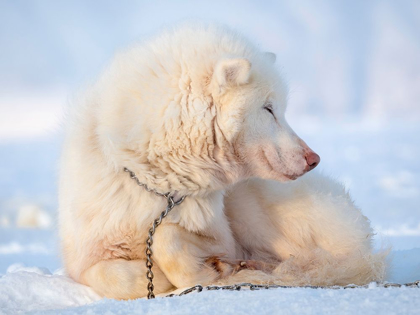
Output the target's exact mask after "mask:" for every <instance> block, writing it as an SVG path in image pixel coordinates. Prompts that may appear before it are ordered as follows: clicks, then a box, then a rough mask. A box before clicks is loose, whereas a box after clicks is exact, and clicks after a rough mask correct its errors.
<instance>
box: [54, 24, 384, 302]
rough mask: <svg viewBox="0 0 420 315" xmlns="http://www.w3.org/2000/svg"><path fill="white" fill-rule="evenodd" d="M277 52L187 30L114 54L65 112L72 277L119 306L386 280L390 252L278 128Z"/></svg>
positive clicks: (281, 98) (62, 199)
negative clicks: (149, 252) (376, 243)
mask: <svg viewBox="0 0 420 315" xmlns="http://www.w3.org/2000/svg"><path fill="white" fill-rule="evenodd" d="M275 59H276V58H275V55H274V54H273V53H264V52H261V51H260V50H259V49H258V48H257V47H256V46H255V45H253V44H252V43H251V42H249V41H248V40H247V39H245V38H243V37H242V36H241V35H239V34H238V33H236V32H235V31H232V30H230V29H227V28H225V27H223V26H218V25H212V24H211V25H201V24H199V25H194V24H186V25H181V26H177V27H175V28H173V29H169V30H166V31H164V32H163V33H161V34H160V35H159V36H156V37H154V38H152V39H150V40H148V41H147V42H145V43H142V44H141V45H138V46H134V47H132V48H130V49H129V50H127V51H125V52H122V53H120V54H118V55H117V56H116V58H115V60H114V61H113V63H112V64H111V65H110V67H109V68H107V70H106V71H105V72H104V73H103V74H102V76H101V77H100V79H99V81H98V82H97V83H96V84H95V85H93V86H92V87H91V88H90V89H89V90H88V92H87V93H86V94H85V95H84V96H83V97H82V98H80V99H78V101H77V102H76V103H77V104H75V106H74V107H73V108H72V109H71V110H70V113H69V117H68V124H67V135H66V140H65V143H64V148H63V153H62V160H61V172H60V189H59V190H60V191H59V225H60V237H61V242H62V253H63V259H64V263H65V268H66V271H67V273H68V274H69V275H70V276H71V277H72V278H73V279H75V280H76V281H78V282H81V283H83V284H86V285H88V286H90V287H92V288H93V289H94V290H95V291H96V292H97V293H99V294H101V295H103V296H106V297H109V298H115V299H133V298H139V297H144V296H146V294H147V278H146V263H145V262H146V260H145V259H146V255H145V248H146V246H145V241H146V238H147V233H148V230H149V228H150V226H151V224H152V222H153V220H154V219H156V218H157V217H158V216H159V214H160V213H161V212H162V211H163V210H164V209H165V207H166V205H167V200H166V199H165V198H163V197H161V196H157V195H155V194H153V193H151V192H148V191H146V190H145V189H144V188H143V187H140V186H138V185H137V183H136V182H135V181H134V180H133V179H132V178H131V177H130V175H129V173H127V172H125V171H124V168H128V169H129V170H130V171H132V172H134V173H135V174H136V175H137V177H138V179H139V181H140V182H141V183H144V184H146V185H147V186H148V187H149V188H151V189H155V190H156V191H158V192H161V193H167V192H170V193H172V194H174V195H175V196H187V197H186V198H185V201H184V202H183V203H182V204H180V205H179V206H177V207H175V208H174V209H173V210H172V212H170V213H169V215H168V216H167V217H166V218H165V219H164V220H163V221H162V224H161V225H160V226H159V227H158V228H157V229H156V233H155V235H154V239H153V261H154V267H153V273H154V285H155V293H163V292H168V291H171V290H174V289H175V288H183V287H188V286H192V285H195V284H202V285H206V284H217V283H218V284H227V283H239V282H254V283H276V284H282V285H292V286H300V285H346V284H349V283H354V284H365V283H368V282H370V281H374V280H382V279H383V278H384V276H385V271H386V262H385V261H386V253H377V254H375V253H373V252H372V235H373V232H372V229H371V227H370V224H369V221H368V219H367V218H366V217H365V216H363V214H362V213H361V212H360V210H359V209H358V208H357V207H355V205H354V204H353V202H352V200H351V199H350V197H349V195H348V194H347V192H346V191H345V190H344V188H343V187H342V186H341V185H340V184H338V183H336V182H335V181H333V180H331V179H329V178H326V177H324V176H322V175H320V174H318V173H314V172H311V173H309V174H307V175H305V176H303V177H301V176H302V175H304V174H305V173H307V172H308V171H310V170H312V169H313V168H314V167H315V166H317V164H318V163H319V161H320V158H319V156H318V155H317V154H316V153H314V152H313V151H312V150H311V149H310V148H309V147H308V146H307V145H306V144H305V142H304V141H303V140H301V139H300V138H299V137H298V136H297V135H296V134H295V133H294V132H293V130H292V129H291V127H290V126H289V125H288V124H287V122H286V120H285V110H286V104H287V89H286V87H285V84H284V82H283V80H282V78H281V77H280V74H279V72H278V71H277V70H276V67H275V65H274V63H275Z"/></svg>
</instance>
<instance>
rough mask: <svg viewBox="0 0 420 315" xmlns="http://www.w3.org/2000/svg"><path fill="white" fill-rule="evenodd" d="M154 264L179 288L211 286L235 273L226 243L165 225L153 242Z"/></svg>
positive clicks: (174, 226) (231, 254)
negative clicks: (201, 285) (200, 285)
mask: <svg viewBox="0 0 420 315" xmlns="http://www.w3.org/2000/svg"><path fill="white" fill-rule="evenodd" d="M152 250H153V260H154V261H155V262H156V264H157V265H158V266H159V268H160V269H161V270H162V271H163V273H164V274H165V276H166V277H167V278H168V279H169V281H170V282H171V283H172V284H173V285H174V286H176V287H177V288H183V287H188V286H192V285H196V284H203V285H205V284H211V283H214V282H215V281H217V280H219V279H222V278H224V277H227V276H229V275H231V274H232V273H234V272H235V267H236V266H235V265H236V262H235V263H232V262H231V261H233V259H234V255H235V253H234V252H229V248H227V247H226V246H225V244H224V242H223V240H215V239H213V238H210V237H206V236H202V235H199V234H196V233H192V232H189V231H187V230H185V229H184V228H182V227H180V226H179V225H178V224H166V225H165V224H162V225H161V226H160V227H159V228H158V229H157V230H156V233H155V236H154V240H153V247H152Z"/></svg>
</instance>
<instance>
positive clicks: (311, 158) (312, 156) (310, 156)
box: [305, 151, 321, 171]
mask: <svg viewBox="0 0 420 315" xmlns="http://www.w3.org/2000/svg"><path fill="white" fill-rule="evenodd" d="M305 159H306V163H307V164H308V165H307V166H306V168H307V171H310V170H313V169H314V168H315V167H316V166H317V165H318V164H319V162H320V161H321V158H320V157H319V155H318V154H316V153H315V152H312V151H311V152H309V153H307V154H306V155H305Z"/></svg>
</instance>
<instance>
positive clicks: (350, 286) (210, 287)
mask: <svg viewBox="0 0 420 315" xmlns="http://www.w3.org/2000/svg"><path fill="white" fill-rule="evenodd" d="M373 284H374V285H375V286H376V287H379V288H401V287H407V288H420V280H417V281H414V282H409V283H404V284H400V283H390V282H388V283H378V282H373ZM371 285H372V284H366V285H355V284H348V285H345V286H338V285H334V286H311V285H308V286H287V285H277V284H268V285H263V284H252V283H239V284H233V285H220V286H219V285H208V286H202V285H200V284H198V285H195V286H193V287H191V288H188V289H186V290H184V291H182V292H181V293H178V294H174V293H172V294H169V295H166V297H174V296H183V295H187V294H190V293H193V292H198V293H199V292H203V291H214V290H228V291H241V290H242V289H243V288H245V289H248V290H251V291H256V290H269V289H278V288H282V289H290V288H306V289H332V290H339V289H367V288H369V287H371Z"/></svg>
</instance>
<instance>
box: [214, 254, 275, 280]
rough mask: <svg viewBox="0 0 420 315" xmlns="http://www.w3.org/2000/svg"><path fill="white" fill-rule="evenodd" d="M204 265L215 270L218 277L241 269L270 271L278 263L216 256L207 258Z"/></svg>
mask: <svg viewBox="0 0 420 315" xmlns="http://www.w3.org/2000/svg"><path fill="white" fill-rule="evenodd" d="M206 265H208V266H210V267H211V268H213V269H214V270H215V271H217V272H218V273H219V275H220V278H223V277H227V276H230V275H232V274H235V273H238V272H239V271H241V270H260V271H263V272H265V273H271V272H272V271H273V270H274V269H275V268H276V267H277V266H278V264H275V263H270V262H263V261H260V260H240V259H223V258H220V257H217V256H211V257H209V258H207V260H206Z"/></svg>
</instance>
